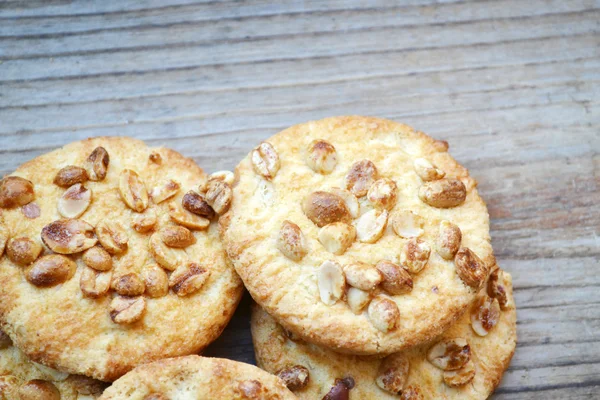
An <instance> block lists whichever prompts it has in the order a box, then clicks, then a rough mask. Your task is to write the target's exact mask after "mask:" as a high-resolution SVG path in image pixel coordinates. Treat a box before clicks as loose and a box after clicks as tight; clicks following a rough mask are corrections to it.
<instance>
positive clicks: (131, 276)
mask: <svg viewBox="0 0 600 400" xmlns="http://www.w3.org/2000/svg"><path fill="white" fill-rule="evenodd" d="M110 286H111V287H112V289H113V290H114V291H115V292H117V293H118V294H120V295H121V296H141V295H142V294H144V291H145V290H146V285H145V284H144V281H142V280H141V279H140V277H139V276H138V275H137V274H135V273H128V274H125V275H121V276H118V277H116V278H114V279H113V281H112V283H111V285H110Z"/></svg>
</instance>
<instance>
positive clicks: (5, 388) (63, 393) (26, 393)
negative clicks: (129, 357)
mask: <svg viewBox="0 0 600 400" xmlns="http://www.w3.org/2000/svg"><path fill="white" fill-rule="evenodd" d="M105 387H106V384H105V383H104V382H100V381H97V380H94V379H92V378H88V377H86V376H81V375H69V374H67V373H64V372H59V371H57V370H54V369H51V368H48V367H45V366H43V365H41V364H37V363H34V362H33V361H31V360H29V359H28V358H27V357H26V356H25V354H23V352H21V351H20V350H19V349H17V348H16V347H14V346H13V345H12V342H11V340H10V338H9V337H8V336H7V335H6V334H5V333H4V332H2V331H0V399H1V400H13V399H14V400H17V399H21V398H27V399H30V398H31V399H33V398H35V399H37V398H43V399H48V400H55V399H56V400H59V399H62V400H92V399H96V398H98V397H99V396H100V395H101V394H102V391H103V390H104V388H105ZM36 396H38V397H36Z"/></svg>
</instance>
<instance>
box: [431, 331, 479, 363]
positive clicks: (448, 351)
mask: <svg viewBox="0 0 600 400" xmlns="http://www.w3.org/2000/svg"><path fill="white" fill-rule="evenodd" d="M427 359H428V360H429V362H430V363H432V364H433V365H435V366H436V367H438V368H439V369H443V370H444V371H454V370H457V369H460V368H462V367H463V366H464V365H465V364H466V363H467V362H468V361H469V360H470V359H471V347H470V346H469V344H468V343H467V341H466V340H465V339H463V338H456V339H446V340H442V341H440V342H438V343H436V344H435V345H433V346H432V347H431V348H430V349H429V352H427Z"/></svg>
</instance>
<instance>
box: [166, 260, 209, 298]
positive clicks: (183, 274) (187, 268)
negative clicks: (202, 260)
mask: <svg viewBox="0 0 600 400" xmlns="http://www.w3.org/2000/svg"><path fill="white" fill-rule="evenodd" d="M209 277H210V271H209V270H207V269H206V268H204V267H202V266H200V265H199V264H196V263H193V262H191V263H187V264H183V265H180V266H179V267H178V268H177V269H176V270H175V271H173V273H172V274H171V276H170V277H169V287H170V288H171V289H172V290H173V292H174V293H175V294H176V295H178V296H187V295H190V294H192V293H195V292H197V291H198V290H200V289H201V288H202V286H204V284H205V283H206V281H207V280H208V278H209Z"/></svg>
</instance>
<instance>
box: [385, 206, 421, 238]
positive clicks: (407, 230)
mask: <svg viewBox="0 0 600 400" xmlns="http://www.w3.org/2000/svg"><path fill="white" fill-rule="evenodd" d="M391 220H392V228H394V232H396V235H398V236H400V237H401V238H406V239H410V238H414V237H419V236H421V235H422V234H423V232H424V231H423V225H424V224H425V220H424V219H423V217H421V216H420V215H417V214H415V213H413V212H412V211H404V210H403V211H396V212H394V213H393V214H392V216H391Z"/></svg>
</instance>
